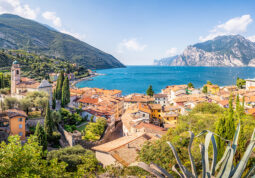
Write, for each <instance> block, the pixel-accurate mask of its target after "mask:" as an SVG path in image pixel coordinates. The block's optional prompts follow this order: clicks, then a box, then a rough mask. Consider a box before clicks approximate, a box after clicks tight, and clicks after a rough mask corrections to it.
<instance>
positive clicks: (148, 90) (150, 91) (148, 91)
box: [146, 85, 154, 96]
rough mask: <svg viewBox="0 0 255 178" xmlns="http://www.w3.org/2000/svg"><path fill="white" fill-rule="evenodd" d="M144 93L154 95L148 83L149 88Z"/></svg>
mask: <svg viewBox="0 0 255 178" xmlns="http://www.w3.org/2000/svg"><path fill="white" fill-rule="evenodd" d="M146 94H147V95H148V96H153V95H154V91H153V89H152V86H151V85H150V86H149V88H148V89H147V91H146Z"/></svg>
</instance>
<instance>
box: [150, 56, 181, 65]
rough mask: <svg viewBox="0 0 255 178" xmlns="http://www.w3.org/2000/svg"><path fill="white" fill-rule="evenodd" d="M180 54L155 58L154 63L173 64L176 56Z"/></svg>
mask: <svg viewBox="0 0 255 178" xmlns="http://www.w3.org/2000/svg"><path fill="white" fill-rule="evenodd" d="M177 57H178V56H172V57H166V58H162V59H155V60H154V62H153V65H156V66H167V65H168V64H171V63H172V62H173V60H174V59H175V58H177Z"/></svg>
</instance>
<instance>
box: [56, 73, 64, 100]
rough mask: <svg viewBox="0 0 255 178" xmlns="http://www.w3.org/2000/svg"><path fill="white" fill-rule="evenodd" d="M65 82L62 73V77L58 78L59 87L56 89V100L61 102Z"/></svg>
mask: <svg viewBox="0 0 255 178" xmlns="http://www.w3.org/2000/svg"><path fill="white" fill-rule="evenodd" d="M63 81H64V72H63V71H61V73H60V75H59V76H58V80H57V87H56V99H58V100H61V98H62V86H63Z"/></svg>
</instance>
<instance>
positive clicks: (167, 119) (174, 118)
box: [164, 116, 178, 124]
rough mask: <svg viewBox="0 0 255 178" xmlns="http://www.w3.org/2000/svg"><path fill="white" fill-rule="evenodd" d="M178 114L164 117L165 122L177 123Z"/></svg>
mask: <svg viewBox="0 0 255 178" xmlns="http://www.w3.org/2000/svg"><path fill="white" fill-rule="evenodd" d="M177 120H178V116H170V117H169V116H168V117H164V121H165V123H170V124H177Z"/></svg>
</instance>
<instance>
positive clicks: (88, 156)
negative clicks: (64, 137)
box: [47, 145, 100, 172]
mask: <svg viewBox="0 0 255 178" xmlns="http://www.w3.org/2000/svg"><path fill="white" fill-rule="evenodd" d="M56 158H57V159H58V161H59V162H62V161H63V162H65V163H67V164H68V166H67V167H66V170H67V171H68V172H75V171H77V169H78V167H82V168H83V169H84V171H86V172H91V171H95V170H98V169H100V166H99V164H98V161H97V159H96V157H95V154H94V153H93V152H92V151H90V150H86V149H84V148H83V147H82V146H80V145H76V146H73V147H66V148H61V149H59V150H54V151H51V152H49V153H48V155H47V159H48V160H52V159H56Z"/></svg>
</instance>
